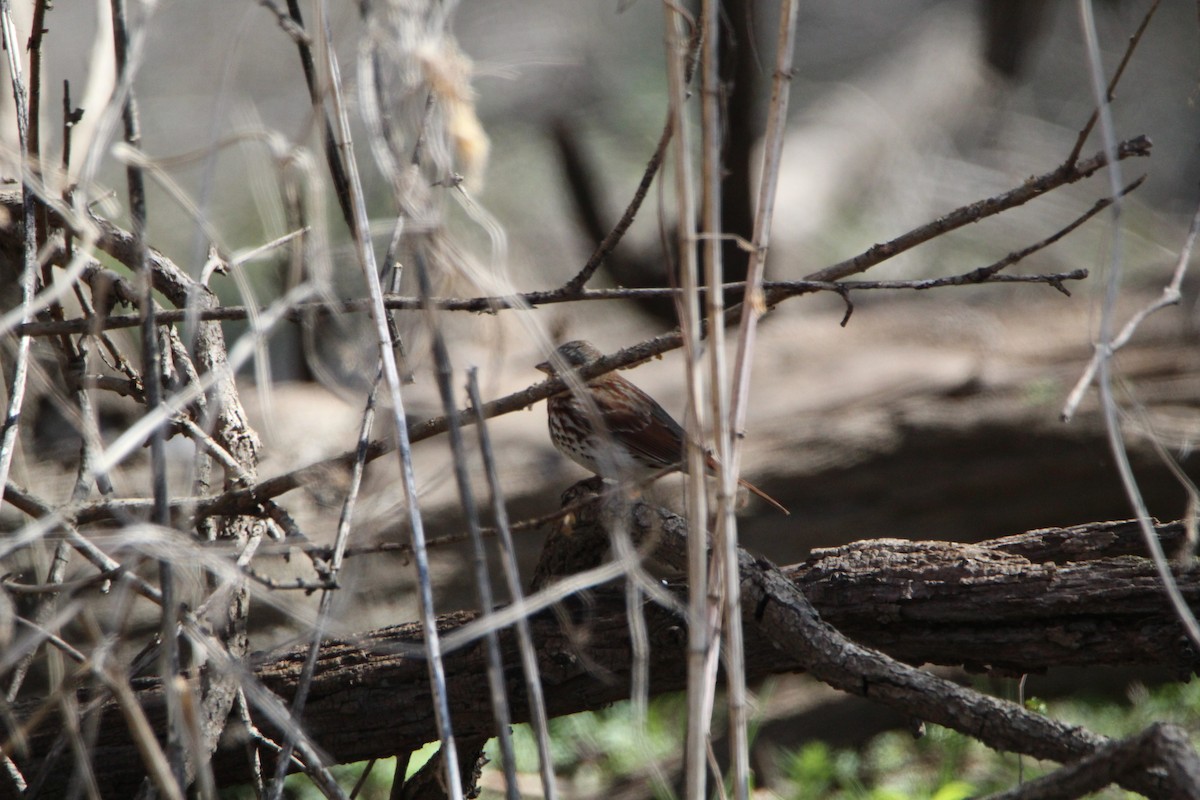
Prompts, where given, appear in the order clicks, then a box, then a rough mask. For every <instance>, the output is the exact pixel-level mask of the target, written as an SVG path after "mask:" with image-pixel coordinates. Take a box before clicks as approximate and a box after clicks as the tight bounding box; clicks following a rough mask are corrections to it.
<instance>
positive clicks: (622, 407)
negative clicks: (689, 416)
mask: <svg viewBox="0 0 1200 800" xmlns="http://www.w3.org/2000/svg"><path fill="white" fill-rule="evenodd" d="M556 352H557V353H558V356H559V358H560V359H562V361H563V362H564V363H565V365H566V366H567V367H568V368H569V369H572V370H576V369H579V368H580V367H583V366H586V365H588V364H590V363H592V362H593V361H595V360H597V359H598V358H600V357H601V355H602V353H601V352H600V351H599V350H597V349H596V348H595V347H593V346H592V345H591V344H590V343H588V342H586V341H583V340H582V339H577V340H575V341H571V342H566V343H565V344H561V345H559V346H558V348H557V350H556ZM536 368H537V369H539V370H541V371H542V372H544V373H546V374H547V375H550V376H552V377H555V376H558V375H559V373H558V371H557V370H556V369H555V367H554V364H553V363H552V361H543V362H542V363H540V364H537V365H536ZM584 388H585V389H586V397H587V398H588V399H590V400H591V402H590V403H589V402H587V400H585V399H584V396H582V395H581V394H578V393H576V392H575V391H573V390H572V389H571V388H570V387H567V388H566V389H564V390H563V391H562V392H560V393H558V394H555V395H552V396H551V397H550V398H549V399H548V400H547V401H546V405H547V409H546V410H547V418H548V420H549V427H550V440H551V441H552V442H553V443H554V446H555V447H556V448H558V450H559V452H561V453H562V454H563V455H565V456H566V457H567V458H569V459H571V460H572V461H574V462H575V463H576V464H579V465H580V466H582V467H584V468H585V469H587V470H589V471H590V472H593V473H595V474H596V475H599V476H602V477H613V475H614V473H617V474H620V473H622V472H624V473H626V474H628V473H630V472H641V473H642V474H643V475H644V477H646V478H649V477H651V476H652V475H657V474H661V473H663V472H666V471H673V470H677V469H682V468H683V467H684V464H683V459H684V457H685V453H684V431H683V428H682V426H680V424H679V423H678V422H676V421H675V418H674V417H672V416H671V415H670V413H668V412H667V410H666V409H665V408H663V407H662V406H661V405H659V404H658V402H657V401H656V400H655V399H654V398H653V397H651V396H650V395H648V394H646V393H645V392H644V391H642V390H641V389H639V388H638V387H637V386H635V385H634V384H633V383H631V382H630V381H628V380H626V379H625V378H623V377H621V376H620V375H617V374H616V373H608V374H605V375H600V376H598V377H595V378H592V379H590V380H588V381H585V382H584ZM593 405H594V408H593V407H592V406H593ZM597 423H599V430H597ZM705 462H706V463H707V466H708V469H709V470H715V469H716V467H717V462H716V460H715V459H714V458H713V457H712V454H710V453H706V454H705ZM738 484H739V485H741V486H743V487H745V488H746V489H747V490H748V491H750V492H752V493H753V494H756V495H758V496H759V497H761V498H762V499H763V500H765V501H767V502H768V503H770V504H771V505H772V506H774V507H775V508H777V509H779V510H780V511H782V512H783V513H784V514H791V512H790V511H788V510H787V508H785V507H784V506H783V505H782V504H781V503H780V502H779V501H777V500H776V499H775V498H773V497H771V496H770V495H769V494H767V493H766V492H764V491H763V490H762V489H759V488H758V487H757V486H755V485H754V484H752V483H750V482H749V481H746V480H742V479H738Z"/></svg>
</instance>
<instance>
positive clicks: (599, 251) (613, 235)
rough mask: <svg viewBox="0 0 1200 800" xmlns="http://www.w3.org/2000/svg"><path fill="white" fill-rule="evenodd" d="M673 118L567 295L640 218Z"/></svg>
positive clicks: (692, 48)
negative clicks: (630, 195) (620, 211)
mask: <svg viewBox="0 0 1200 800" xmlns="http://www.w3.org/2000/svg"><path fill="white" fill-rule="evenodd" d="M701 33H702V31H701V28H700V27H699V26H696V27H695V28H694V29H693V31H692V38H691V41H689V42H688V52H689V53H690V54H691V57H690V58H689V61H688V65H687V67H686V70H687V73H686V75H685V78H684V82H685V83H690V82H691V79H692V72H693V70H694V65H695V56H696V53H697V51H698V50H699V47H700V37H701ZM674 130H675V128H674V119H673V118H672V117H670V116H668V117H667V122H666V124H665V125H663V130H662V134H660V135H659V137H658V145H657V146H656V147H655V148H654V154H653V155H651V156H650V161H649V162H648V163H647V164H646V169H645V170H643V171H642V179H641V180H640V181H639V182H638V185H637V189H635V190H634V192H633V199H631V200H630V201H629V205H628V206H626V208H625V212H624V213H623V214H621V218H620V219H619V220H617V224H616V225H614V226H613V227H612V230H610V231H609V232H608V235H606V236H605V237H604V239H602V240H601V241H600V244H598V245H596V249H595V250H593V251H592V254H591V255H590V256H588V260H587V262H586V263H584V265H583V267H582V268H581V269H580V270H579V272H578V273H577V274H576V275H575V276H574V277H573V278H571V280H569V281H567V282H566V283H565V284H563V286H562V288H561V289H560V291H563V292H566V293H568V294H575V293H577V292H579V291H581V290H582V289H583V287H584V286H585V285H586V284H587V282H588V281H589V280H591V278H592V276H593V275H595V274H596V270H597V269H599V267H600V265H601V264H602V263H603V262H604V259H605V258H607V257H608V255H609V254H610V253H612V251H613V250H614V249H615V248H616V246H617V244H618V243H619V242H620V241H621V239H622V238H623V237H624V236H625V232H626V231H627V230H629V226H630V225H632V224H633V221H634V220H635V219H636V218H637V214H638V211H639V210H640V209H641V207H642V201H644V200H645V199H646V195H647V194H648V193H649V191H650V184H652V183H653V182H654V176H655V175H657V174H658V170H659V169H660V168H661V167H662V162H663V158H665V157H666V154H667V145H669V144H670V142H671V136H672V134H673V133H674Z"/></svg>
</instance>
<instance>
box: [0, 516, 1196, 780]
mask: <svg viewBox="0 0 1200 800" xmlns="http://www.w3.org/2000/svg"><path fill="white" fill-rule="evenodd" d="M608 513H611V509H610V510H606V509H605V507H604V504H603V503H596V504H593V505H591V506H588V507H586V508H585V509H584V510H582V511H581V512H580V513H579V514H578V516H577V519H576V523H575V524H576V528H577V530H578V531H579V532H580V533H586V532H587V531H588V530H589V529H591V528H592V527H593V526H595V525H596V524H600V523H603V521H604V519H605V515H606V514H608ZM633 518H634V521H635V526H634V528H635V533H636V535H637V536H638V537H639V538H640V540H641V541H643V542H651V541H654V542H658V543H659V544H660V549H659V551H658V552H657V553H655V555H656V557H659V558H661V559H662V560H664V561H667V562H670V561H671V560H673V556H672V555H671V552H670V547H667V546H662V545H663V544H664V543H666V544H669V543H670V542H671V541H674V539H673V538H672V537H675V536H677V535H678V530H679V529H678V526H679V525H680V523H681V521H680V520H679V518H678V517H675V516H674V515H672V514H670V513H669V512H666V511H664V510H662V509H659V508H656V507H652V506H648V505H645V504H636V505H635V506H634V507H633ZM1158 533H1159V536H1160V537H1161V538H1162V539H1163V542H1164V545H1165V546H1166V548H1167V549H1168V551H1170V550H1171V549H1173V548H1174V547H1176V546H1177V545H1178V544H1179V542H1181V541H1182V539H1183V535H1184V533H1183V528H1182V526H1181V525H1179V524H1174V523H1172V524H1166V525H1160V526H1158ZM1139 543H1140V534H1139V533H1138V531H1137V528H1136V526H1135V525H1133V524H1131V523H1102V524H1097V525H1092V526H1080V527H1078V528H1072V529H1050V530H1046V531H1035V532H1031V533H1028V534H1023V535H1021V536H1015V537H1008V538H1005V539H998V540H993V541H989V542H985V543H981V544H976V545H954V544H946V543H942V542H907V541H906V542H889V541H882V542H879V541H876V542H865V543H859V544H854V545H849V546H845V547H840V548H835V549H829V550H824V551H818V552H815V553H814V554H813V556H812V558H811V559H810V560H809V561H808V562H806V563H804V564H800V565H797V566H794V567H792V568H790V569H788V570H787V572H786V575H787V580H786V581H783V582H782V583H777V584H772V586H773V587H774V588H773V589H772V590H771V591H776V590H778V591H787V588H786V587H789V586H790V587H795V588H798V589H800V590H801V591H802V592H803V595H804V596H806V597H808V598H811V600H812V603H813V606H814V607H815V612H813V615H814V618H815V614H816V613H820V614H821V617H822V618H823V619H824V621H825V622H827V623H832V624H833V625H834V626H836V627H837V628H838V631H840V632H841V633H844V634H845V635H846V636H848V637H850V638H852V639H854V640H855V641H856V642H861V643H863V644H865V645H868V646H871V647H876V648H878V649H880V650H882V651H884V652H887V653H890V654H892V655H893V656H896V657H897V658H899V659H901V660H903V661H908V662H913V663H920V662H931V663H937V664H967V665H969V666H972V667H977V668H985V667H988V666H991V667H994V668H997V669H1000V670H1001V671H1004V672H1012V671H1037V670H1041V669H1045V668H1047V667H1052V666H1059V665H1090V664H1100V663H1104V664H1158V665H1162V664H1167V665H1170V666H1171V667H1173V668H1174V669H1175V670H1177V671H1178V673H1179V674H1180V675H1181V676H1182V675H1186V674H1189V673H1191V672H1193V671H1195V670H1196V669H1197V667H1200V657H1198V656H1197V654H1196V653H1195V652H1194V651H1193V650H1192V649H1191V648H1190V647H1189V646H1188V645H1187V643H1186V642H1185V640H1184V639H1183V637H1182V635H1181V633H1180V629H1179V626H1178V623H1176V622H1175V621H1174V619H1173V617H1172V615H1171V612H1170V610H1169V609H1168V607H1167V604H1166V602H1165V600H1164V599H1163V597H1162V593H1161V589H1159V587H1158V586H1157V583H1156V581H1155V579H1154V577H1153V568H1152V566H1151V565H1150V563H1149V562H1148V561H1147V560H1146V559H1143V558H1140V557H1137V556H1135V555H1131V554H1132V553H1135V552H1137V551H1138V550H1139V549H1140V544H1139ZM1043 551H1044V553H1045V556H1044V557H1043V556H1040V555H1038V554H1039V553H1040V552H1043ZM763 563H765V562H763ZM755 571H756V574H758V575H759V576H760V578H761V576H763V575H769V574H780V573H769V572H767V571H765V567H763V568H759V567H755ZM1177 573H1178V574H1179V577H1180V582H1181V585H1182V587H1183V590H1184V592H1185V595H1186V596H1187V597H1188V598H1189V600H1191V601H1192V602H1193V604H1194V606H1195V607H1197V608H1200V572H1197V571H1196V570H1193V569H1179V570H1177ZM674 588H675V590H677V591H679V592H681V593H682V592H683V587H674ZM744 590H746V591H747V600H748V601H749V602H747V603H746V608H747V613H748V614H751V615H753V616H754V618H753V619H751V620H750V622H751V623H752V624H751V625H750V626H749V628H748V630H747V643H746V644H747V659H748V664H747V669H748V672H749V674H750V676H751V677H752V678H756V677H762V676H765V675H768V674H771V673H778V672H784V671H794V670H796V669H798V668H800V666H801V664H802V663H804V660H803V659H800V658H797V657H796V654H795V653H785V652H782V651H780V650H779V649H777V647H776V646H775V644H773V643H772V639H774V640H776V642H778V641H779V639H780V632H781V631H783V628H782V627H780V626H783V625H784V624H785V621H786V620H789V619H791V620H794V619H796V618H797V616H796V613H795V612H790V611H787V610H786V609H784V608H783V607H782V606H780V607H779V608H776V609H775V612H777V613H780V614H782V615H783V616H781V617H780V619H779V620H778V621H775V622H771V621H767V622H764V621H763V620H764V619H766V618H765V617H764V616H763V614H764V607H763V605H762V603H761V602H759V600H756V599H755V598H759V599H761V586H760V588H758V589H755V588H753V587H750V585H749V584H747V585H746V586H744ZM755 592H760V594H755ZM623 595H624V592H623V590H622V589H621V588H620V587H613V588H605V587H602V588H599V589H596V590H594V591H591V592H589V593H587V594H585V595H583V596H578V597H572V598H570V599H568V600H567V601H565V602H564V603H562V604H561V607H560V609H559V611H560V612H561V617H560V616H558V615H555V614H553V613H544V614H541V615H538V616H537V617H536V618H534V620H533V633H534V637H535V640H536V641H537V643H538V653H539V657H540V661H541V669H542V678H543V681H544V684H545V687H546V696H547V702H548V705H549V711H550V713H551V714H553V715H562V714H568V713H572V712H576V711H580V710H584V709H591V708H598V707H601V706H603V705H606V704H608V703H611V702H614V701H617V700H620V699H622V698H624V697H627V696H628V692H629V673H630V658H631V656H630V648H629V636H628V623H627V619H626V608H625V605H624V602H623V599H622V598H623ZM681 596H682V594H681ZM805 603H807V600H806V601H805ZM769 607H773V606H770V605H769ZM642 613H643V614H644V615H645V618H646V623H647V626H648V629H649V635H650V641H651V642H653V643H654V647H653V650H652V652H651V655H650V658H651V664H650V675H651V691H652V692H655V693H658V692H665V691H671V690H675V689H679V688H681V687H682V686H683V685H684V679H685V673H684V663H685V659H684V658H683V656H684V648H685V644H686V631H685V629H684V622H683V620H682V619H680V618H678V617H677V616H675V615H674V614H673V613H672V612H669V611H667V610H664V609H662V608H660V607H657V606H646V607H645V608H643V609H642ZM474 618H475V615H473V614H450V615H446V616H444V617H442V618H441V620H440V626H439V627H440V629H441V630H442V631H443V632H450V631H452V630H454V629H456V628H459V627H461V626H462V625H464V624H466V623H468V622H470V621H471V620H473V619H474ZM755 620H758V622H757V624H754V621H755ZM564 621H565V622H566V623H569V624H564ZM822 624H823V625H824V623H822ZM824 627H826V628H828V625H824ZM830 630H831V632H832V633H833V634H834V635H838V632H836V631H832V629H830ZM783 638H784V639H787V638H788V637H786V636H785V637H783ZM501 641H502V646H503V648H504V654H505V659H506V663H508V664H509V665H510V666H509V671H510V672H509V675H510V677H509V692H510V699H511V700H512V704H511V708H512V710H513V712H514V715H515V716H516V717H518V719H517V721H520V717H521V715H522V714H523V713H524V709H525V708H526V703H525V700H524V697H523V689H522V680H521V677H520V673H519V669H520V668H519V666H518V665H519V660H518V658H517V655H516V652H515V646H514V641H513V637H511V636H510V635H509V632H508V631H505V632H504V633H503V635H502V637H501ZM419 642H420V631H419V628H418V626H417V625H415V624H407V625H397V626H392V627H388V628H382V629H379V630H374V631H369V632H366V633H364V634H363V635H362V636H360V637H357V638H355V639H353V640H348V639H332V640H328V641H326V642H325V644H324V645H323V647H322V649H321V653H320V659H319V662H318V664H317V668H316V674H315V678H314V680H313V685H312V690H311V693H310V695H309V700H308V705H307V710H306V712H305V720H304V722H305V726H306V728H307V730H308V731H309V732H310V734H311V735H312V737H313V739H314V740H315V741H316V742H317V743H318V744H319V745H320V747H321V748H323V749H324V751H325V752H326V754H327V755H328V757H329V759H330V760H331V761H333V762H348V761H354V760H360V759H364V758H368V757H372V756H381V757H382V756H388V755H391V754H394V753H396V752H404V751H406V750H407V749H409V748H415V747H418V746H420V745H421V744H423V743H425V742H426V741H429V740H431V739H432V738H434V736H435V734H434V728H433V720H432V716H431V708H432V704H431V702H430V697H429V689H428V676H427V670H426V668H425V664H424V663H423V662H422V661H421V659H420V657H419V654H418V647H419ZM859 650H862V648H859ZM304 657H305V651H304V649H297V650H292V651H287V652H283V653H278V654H273V655H270V656H266V657H264V658H263V659H262V660H261V661H260V663H259V664H258V665H257V666H256V667H255V675H256V677H257V679H258V680H259V681H261V683H262V685H263V686H265V687H266V688H267V689H269V690H270V691H272V692H274V693H276V694H278V695H280V696H281V697H282V698H283V699H285V700H287V699H289V698H290V695H291V692H292V691H293V689H294V686H295V681H296V678H297V676H298V675H299V672H300V668H301V665H302V664H303V661H304ZM446 670H447V678H448V681H449V685H450V700H451V715H452V719H453V722H454V726H455V732H456V735H461V736H463V737H467V738H470V737H473V736H490V735H491V732H492V730H493V727H494V726H493V722H492V718H491V706H490V703H489V701H488V694H487V681H486V676H485V671H484V654H483V648H482V646H479V645H472V646H470V647H467V648H464V649H462V650H459V651H456V652H453V653H451V654H450V655H449V657H448V658H447V661H446ZM867 685H868V684H867V683H866V682H863V683H862V686H863V687H864V688H865V687H866V686H867ZM870 686H871V689H870V691H869V692H866V694H867V696H869V697H874V698H877V699H879V698H883V699H888V692H892V691H896V689H895V685H890V684H889V685H887V687H886V688H883V687H882V685H881V684H879V683H875V682H872V683H871V684H870ZM142 699H143V701H144V704H145V705H146V706H147V708H148V710H149V713H150V715H151V718H152V720H154V721H155V723H156V724H160V723H161V708H160V704H159V695H158V693H157V690H156V689H153V688H147V689H145V690H144V691H143V693H142ZM252 702H253V701H252ZM109 713H111V712H109ZM257 724H258V725H259V726H260V727H261V728H262V730H263V731H264V732H265V733H267V734H268V735H271V736H273V735H274V733H275V732H274V731H273V730H272V726H271V725H270V724H269V723H268V722H266V721H265V720H262V719H259V720H257ZM55 727H56V726H55ZM99 730H100V739H99V741H98V742H97V747H96V763H95V765H94V766H95V769H96V772H97V776H98V778H99V779H100V781H101V783H102V785H104V786H106V787H108V789H109V791H110V793H111V796H122V795H123V794H125V793H126V792H128V791H129V790H130V789H131V787H135V786H136V785H137V782H138V781H139V780H140V777H141V774H142V772H141V768H140V765H139V759H138V756H137V752H136V749H135V748H134V747H133V746H132V745H130V744H129V741H128V735H127V733H126V732H125V730H124V726H123V725H121V724H119V723H118V721H117V717H116V716H115V715H114V716H113V717H111V718H109V719H106V720H105V721H103V722H102V723H101V724H100V726H99ZM56 732H57V731H56V730H45V729H39V730H37V731H35V732H34V734H33V736H32V737H31V740H30V752H29V754H28V755H27V756H25V757H19V758H18V759H17V761H18V763H19V764H21V765H22V766H23V767H24V768H25V769H27V770H36V769H37V762H39V761H40V760H41V759H42V758H43V757H44V754H45V752H46V748H47V747H48V746H49V744H50V743H51V742H52V741H53V739H54V736H55V734H56ZM232 733H233V731H232V730H231V731H230V732H229V734H232ZM979 733H980V735H981V736H984V738H987V734H988V731H987V730H984V729H981V730H980V731H979ZM1089 736H1090V735H1084V734H1077V735H1076V736H1075V738H1074V739H1072V740H1070V743H1069V745H1062V746H1060V747H1059V749H1058V750H1057V751H1055V752H1053V753H1050V752H1043V755H1053V756H1055V757H1059V758H1068V757H1078V756H1079V755H1083V754H1084V753H1085V752H1090V750H1091V749H1094V747H1096V746H1100V745H1101V744H1103V741H1102V740H1101V739H1100V737H1090V738H1089ZM234 738H236V737H235V736H232V735H227V737H226V740H225V742H224V743H223V744H222V746H221V748H220V749H219V750H218V752H217V754H216V757H215V764H214V766H215V769H216V771H217V775H218V780H219V782H221V783H222V784H228V783H231V782H237V781H240V780H244V779H245V776H246V772H245V754H244V750H243V748H242V747H241V745H240V743H238V742H235V741H233V739H234ZM1093 739H1094V741H1093ZM1076 740H1077V741H1076ZM1005 742H1008V744H1005ZM999 746H1016V744H1015V741H1011V742H1010V740H1008V739H1001V740H1000V745H999ZM69 772H70V770H69V769H67V768H66V764H65V763H64V765H63V766H62V768H59V769H57V770H56V773H57V774H58V775H60V776H62V778H61V779H62V780H66V778H67V776H68V775H69ZM47 790H48V791H49V792H50V794H48V795H47V796H53V794H54V787H53V785H51V786H48V787H47Z"/></svg>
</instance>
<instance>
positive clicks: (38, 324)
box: [14, 265, 1087, 336]
mask: <svg viewBox="0 0 1200 800" xmlns="http://www.w3.org/2000/svg"><path fill="white" fill-rule="evenodd" d="M1006 266H1008V265H1006ZM973 275H974V273H967V274H964V275H958V276H954V277H951V278H926V279H921V280H896V281H861V282H852V281H836V282H835V281H819V280H799V281H764V282H763V284H762V288H763V290H764V291H766V292H767V293H768V297H769V299H770V301H771V302H770V305H776V304H777V303H779V302H780V301H781V300H784V299H788V298H791V297H798V296H800V295H804V294H810V293H813V292H837V293H839V294H840V293H842V292H843V291H844V290H845V288H846V287H849V288H852V289H854V290H855V291H859V290H863V291H870V290H878V289H887V290H905V289H916V290H922V289H935V288H939V287H942V286H966V285H973V284H983V283H1049V284H1054V283H1058V282H1061V281H1063V280H1078V279H1079V278H1078V277H1072V276H1080V275H1082V276H1085V277H1086V275H1087V273H1086V271H1085V270H1074V271H1072V272H1061V273H1051V274H1048V275H1022V276H1004V275H999V276H993V277H985V276H975V277H972V276H973ZM721 288H722V289H723V290H724V292H725V293H726V294H736V293H738V292H742V291H744V290H745V288H746V284H745V283H743V282H734V283H726V284H723V285H722V287H721ZM697 291H698V292H699V293H700V294H701V296H705V295H706V294H707V292H708V289H707V287H703V286H701V287H697ZM681 293H682V290H681V289H677V288H668V287H661V288H642V289H637V288H614V289H584V290H583V291H581V292H580V293H579V294H578V295H570V296H568V295H565V294H561V293H560V292H558V291H557V290H555V291H554V292H525V293H521V294H515V295H509V296H490V297H465V298H463V297H434V298H430V303H431V304H435V305H437V306H438V307H439V308H441V309H442V310H443V311H468V312H470V311H474V312H485V313H493V312H496V311H507V310H531V309H533V308H536V307H537V306H543V305H552V304H558V303H580V302H592V301H607V300H639V299H648V298H660V297H675V296H678V295H679V294H681ZM383 303H384V307H385V308H387V309H388V310H393V311H395V310H401V311H412V310H419V309H420V308H422V301H421V300H420V299H419V298H417V297H408V296H400V295H385V296H384V300H383ZM370 305H371V301H370V300H369V299H359V300H343V301H340V302H336V303H331V302H326V301H320V302H316V301H314V302H298V303H294V304H293V305H292V306H291V307H290V308H288V309H286V310H284V311H283V312H282V314H281V316H282V318H283V319H287V320H290V321H293V322H301V321H306V320H310V319H311V315H313V314H314V313H315V314H327V315H330V316H334V315H337V314H344V313H361V312H364V311H369V309H370ZM265 311H266V308H265V307H264V308H255V309H248V308H246V307H245V306H218V307H215V308H209V309H205V310H203V311H199V312H197V313H196V319H197V320H199V321H204V322H228V321H233V320H238V321H240V320H245V319H249V318H250V317H251V316H252V315H253V314H256V313H257V314H262V313H265ZM186 315H187V312H186V311H182V310H177V311H159V312H158V313H157V314H156V315H155V320H156V321H157V323H158V324H159V325H164V326H165V325H173V324H176V323H178V322H181V321H183V320H184V319H185V317H186ZM140 322H141V320H140V318H139V317H138V316H137V315H135V314H110V315H108V316H88V317H83V318H78V319H68V320H61V321H46V322H43V321H33V322H29V323H21V324H18V325H17V326H15V328H14V330H15V331H16V332H17V333H18V334H24V335H28V336H58V335H61V334H69V333H89V332H91V331H92V330H114V329H120V328H132V327H135V326H137V325H139V324H140Z"/></svg>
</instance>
